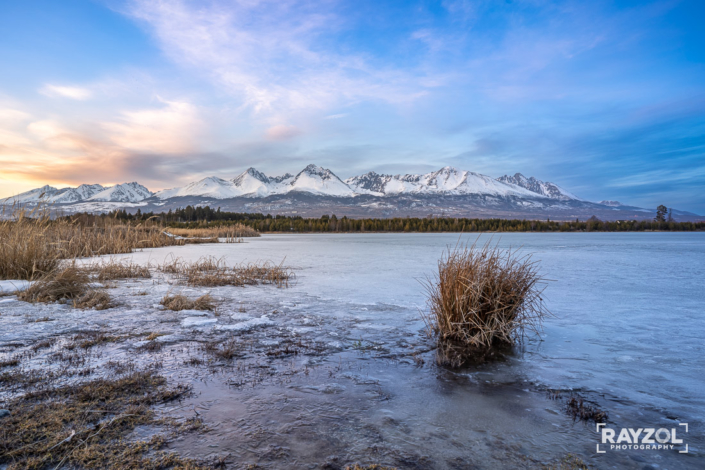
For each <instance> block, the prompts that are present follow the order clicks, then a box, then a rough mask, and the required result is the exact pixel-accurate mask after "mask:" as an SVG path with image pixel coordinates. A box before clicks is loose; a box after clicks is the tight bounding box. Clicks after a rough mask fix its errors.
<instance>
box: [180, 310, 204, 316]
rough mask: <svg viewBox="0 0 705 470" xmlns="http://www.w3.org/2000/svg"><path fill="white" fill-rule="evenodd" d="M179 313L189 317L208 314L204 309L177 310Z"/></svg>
mask: <svg viewBox="0 0 705 470" xmlns="http://www.w3.org/2000/svg"><path fill="white" fill-rule="evenodd" d="M179 313H180V314H182V315H188V316H191V317H205V316H207V315H208V312H206V311H205V310H181V311H179Z"/></svg>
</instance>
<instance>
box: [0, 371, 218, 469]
mask: <svg viewBox="0 0 705 470" xmlns="http://www.w3.org/2000/svg"><path fill="white" fill-rule="evenodd" d="M187 391H188V390H187V389H186V388H185V387H181V386H177V387H169V386H167V384H166V380H165V379H164V378H163V377H160V376H157V375H154V374H153V373H150V372H136V373H133V374H131V375H128V376H125V377H122V378H118V379H113V380H108V379H98V380H94V381H92V382H88V383H85V384H81V385H73V386H65V387H63V388H58V389H48V390H45V391H40V392H35V393H28V394H26V395H24V396H23V397H20V398H18V399H15V400H13V401H12V402H11V403H9V408H10V410H11V414H10V416H8V417H5V418H2V426H0V466H4V465H7V468H8V470H15V469H45V468H86V469H88V468H120V469H128V468H141V469H145V470H149V469H164V468H181V469H196V468H206V467H202V466H200V465H199V464H198V463H197V462H195V461H193V460H188V459H181V458H180V457H178V456H177V455H176V454H171V453H164V452H155V451H157V450H158V449H159V448H160V447H162V446H163V445H164V443H165V442H164V440H163V438H158V437H156V438H153V439H152V440H150V441H147V442H144V441H142V442H135V441H132V440H130V439H129V436H130V434H131V433H132V432H133V431H134V429H135V428H136V427H138V426H159V425H163V424H165V423H164V421H162V420H160V419H158V417H157V416H156V415H155V413H154V411H153V410H152V408H151V406H152V405H156V404H159V403H165V402H169V401H172V400H175V399H178V398H180V397H181V396H183V395H184V393H186V392H187Z"/></svg>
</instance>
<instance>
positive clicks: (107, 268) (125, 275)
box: [83, 259, 152, 281]
mask: <svg viewBox="0 0 705 470" xmlns="http://www.w3.org/2000/svg"><path fill="white" fill-rule="evenodd" d="M83 269H85V270H86V271H88V272H90V273H92V274H94V275H95V277H96V279H98V280H99V281H112V280H115V279H149V278H151V277H152V274H151V273H150V272H149V268H147V267H146V266H140V265H139V264H135V263H132V262H130V261H117V260H114V259H110V260H108V261H107V262H102V263H98V264H93V265H88V266H86V267H85V268H83Z"/></svg>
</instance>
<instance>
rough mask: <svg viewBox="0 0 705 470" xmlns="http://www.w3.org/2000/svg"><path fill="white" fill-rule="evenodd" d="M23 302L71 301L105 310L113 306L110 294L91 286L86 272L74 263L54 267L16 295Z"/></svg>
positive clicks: (86, 306)
mask: <svg viewBox="0 0 705 470" xmlns="http://www.w3.org/2000/svg"><path fill="white" fill-rule="evenodd" d="M17 298H18V299H19V300H22V301H25V302H31V303H36V302H44V303H48V302H61V301H72V302H73V306H74V307H75V308H82V309H96V310H105V309H107V308H110V307H112V306H113V301H112V299H111V297H110V295H109V294H108V293H107V292H105V291H104V290H101V289H95V288H93V287H91V284H90V277H89V275H88V273H87V272H86V271H85V270H83V269H80V268H78V267H76V265H75V264H70V265H68V266H63V267H58V268H55V269H54V270H53V271H50V272H49V273H48V274H46V275H44V276H42V277H41V278H39V279H38V280H37V281H35V282H34V283H33V284H32V285H31V286H30V287H29V288H27V289H25V290H24V291H22V292H20V293H19V294H18V295H17Z"/></svg>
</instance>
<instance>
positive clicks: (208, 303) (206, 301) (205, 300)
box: [160, 294, 215, 312]
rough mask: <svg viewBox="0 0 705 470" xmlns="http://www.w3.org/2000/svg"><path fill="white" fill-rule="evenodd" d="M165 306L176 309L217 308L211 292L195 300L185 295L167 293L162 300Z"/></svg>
mask: <svg viewBox="0 0 705 470" xmlns="http://www.w3.org/2000/svg"><path fill="white" fill-rule="evenodd" d="M160 303H161V304H162V305H163V306H164V308H166V309H169V310H174V311H176V312H178V311H180V310H211V311H212V310H215V303H214V302H213V298H212V297H211V296H210V294H206V295H202V296H200V297H198V298H197V299H195V300H191V299H189V298H188V297H186V296H184V295H180V294H177V295H169V294H167V295H165V296H164V298H163V299H162V301H161V302H160Z"/></svg>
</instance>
